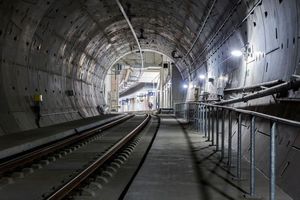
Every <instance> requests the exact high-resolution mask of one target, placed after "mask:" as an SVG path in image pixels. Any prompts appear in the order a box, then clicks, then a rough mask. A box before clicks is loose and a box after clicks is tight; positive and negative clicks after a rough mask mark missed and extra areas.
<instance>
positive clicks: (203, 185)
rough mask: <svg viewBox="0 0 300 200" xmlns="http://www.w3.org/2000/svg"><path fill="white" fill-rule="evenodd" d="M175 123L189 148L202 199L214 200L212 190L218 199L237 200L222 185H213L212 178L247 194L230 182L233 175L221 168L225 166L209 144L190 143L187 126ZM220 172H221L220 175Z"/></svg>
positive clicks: (203, 142) (202, 142)
mask: <svg viewBox="0 0 300 200" xmlns="http://www.w3.org/2000/svg"><path fill="white" fill-rule="evenodd" d="M175 119H176V118H175ZM176 120H177V119H176ZM177 122H178V123H179V124H180V125H181V129H182V131H183V132H184V134H185V138H186V140H187V142H188V145H189V148H190V152H191V155H192V158H193V163H194V168H195V171H196V173H197V179H198V181H199V183H200V191H201V196H202V198H203V199H205V200H214V199H215V198H214V196H215V194H212V192H209V191H211V190H213V191H214V192H216V193H218V195H217V196H218V199H219V198H220V199H230V200H235V199H237V198H234V197H232V196H231V195H230V194H229V192H226V191H224V188H223V187H220V186H222V185H220V184H215V183H214V182H213V181H212V180H213V178H212V177H213V176H215V177H218V178H219V179H221V180H223V184H226V185H229V186H230V187H231V189H230V190H236V191H239V192H240V193H241V196H242V195H243V194H246V193H247V192H246V191H245V190H244V189H242V188H241V187H240V186H238V185H236V184H235V183H234V182H232V177H233V174H232V173H231V172H230V171H229V170H228V169H227V168H226V167H223V165H224V166H225V164H224V163H223V162H222V160H219V159H218V158H217V155H216V151H214V150H212V146H209V144H208V143H207V142H205V141H204V140H203V141H200V142H192V138H191V137H190V133H188V130H187V128H186V126H187V124H184V123H181V122H180V121H178V120H177ZM193 144H197V147H195V146H194V145H193ZM220 170H221V171H222V172H221V173H220ZM218 171H219V172H218ZM220 195H221V197H220ZM238 199H240V198H238Z"/></svg>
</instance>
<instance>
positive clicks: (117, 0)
mask: <svg viewBox="0 0 300 200" xmlns="http://www.w3.org/2000/svg"><path fill="white" fill-rule="evenodd" d="M116 3H117V4H118V6H119V9H120V11H121V12H122V14H123V16H124V18H125V20H126V22H127V24H128V26H129V28H130V30H131V32H132V35H133V37H134V39H135V41H136V43H137V45H138V48H139V51H140V56H141V63H142V69H143V68H144V58H143V53H142V48H141V45H140V42H139V39H138V37H137V35H136V33H135V31H134V29H133V26H132V24H131V22H130V20H129V18H128V16H127V14H126V12H125V10H124V8H123V6H122V4H121V3H120V1H119V0H116ZM140 73H141V70H140Z"/></svg>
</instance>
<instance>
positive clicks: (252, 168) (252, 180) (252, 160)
mask: <svg viewBox="0 0 300 200" xmlns="http://www.w3.org/2000/svg"><path fill="white" fill-rule="evenodd" d="M255 192H256V191H255V116H252V117H251V126H250V196H251V197H253V196H255Z"/></svg>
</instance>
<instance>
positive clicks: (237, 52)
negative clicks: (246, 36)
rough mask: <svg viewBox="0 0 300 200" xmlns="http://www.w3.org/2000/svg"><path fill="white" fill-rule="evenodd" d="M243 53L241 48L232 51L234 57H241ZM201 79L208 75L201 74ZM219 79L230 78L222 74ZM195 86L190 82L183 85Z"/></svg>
mask: <svg viewBox="0 0 300 200" xmlns="http://www.w3.org/2000/svg"><path fill="white" fill-rule="evenodd" d="M242 55H243V52H242V51H241V50H233V51H231V56H233V57H241V56H242ZM199 79H201V80H204V79H206V76H205V75H203V74H201V75H199ZM219 79H220V80H224V81H227V80H228V78H227V77H226V76H220V77H219ZM193 87H195V86H194V85H193V84H189V85H187V84H184V85H183V88H193Z"/></svg>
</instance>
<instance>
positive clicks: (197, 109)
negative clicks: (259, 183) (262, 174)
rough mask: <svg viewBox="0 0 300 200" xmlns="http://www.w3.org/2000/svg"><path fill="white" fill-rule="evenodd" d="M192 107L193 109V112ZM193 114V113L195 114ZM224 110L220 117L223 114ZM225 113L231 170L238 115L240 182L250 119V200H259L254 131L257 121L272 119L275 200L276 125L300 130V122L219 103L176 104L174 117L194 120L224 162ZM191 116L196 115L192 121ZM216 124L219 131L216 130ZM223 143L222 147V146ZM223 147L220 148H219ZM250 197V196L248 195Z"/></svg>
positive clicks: (271, 189) (272, 199) (272, 194)
mask: <svg viewBox="0 0 300 200" xmlns="http://www.w3.org/2000/svg"><path fill="white" fill-rule="evenodd" d="M191 105H193V106H194V107H193V108H192V109H191ZM193 109H194V113H192V112H191V111H193ZM220 111H221V115H220ZM225 111H228V119H229V120H228V137H227V139H228V141H227V144H228V145H227V146H228V148H227V155H228V156H227V166H228V167H229V168H230V167H231V166H232V154H233V152H232V137H233V134H232V121H233V120H232V113H233V112H234V113H237V114H238V117H237V123H238V127H237V134H236V135H237V152H236V153H237V163H236V166H237V167H236V170H237V171H236V179H238V180H240V179H241V177H242V175H241V173H242V171H241V164H242V161H241V160H242V139H241V138H242V117H243V115H247V116H250V117H251V121H250V124H251V125H250V184H249V185H250V192H249V196H250V197H251V198H256V178H255V174H256V164H255V162H256V160H255V132H256V127H255V126H256V118H262V119H265V120H269V121H270V124H271V128H270V160H269V167H270V179H269V192H270V193H269V199H270V200H275V199H276V157H277V155H276V135H277V124H278V123H280V124H285V125H289V126H293V127H296V128H300V122H299V121H294V120H289V119H284V118H280V117H276V116H272V115H268V114H264V113H259V112H255V111H250V110H244V109H239V108H233V107H228V106H221V105H216V104H208V103H201V102H188V103H179V104H175V114H176V117H177V116H178V114H179V113H180V114H181V115H182V113H183V117H184V118H186V119H187V120H188V121H189V122H192V120H194V124H193V125H195V128H196V130H197V131H201V132H202V133H203V134H204V137H205V138H207V141H210V142H211V145H212V146H216V151H221V157H220V159H221V160H223V159H224V155H225ZM191 113H192V114H193V116H192V120H191ZM220 119H221V122H222V125H221V138H220V132H219V128H220V126H219V123H220ZM215 125H216V128H215ZM220 142H221V144H220ZM220 145H221V147H220ZM245 196H248V195H245Z"/></svg>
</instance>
